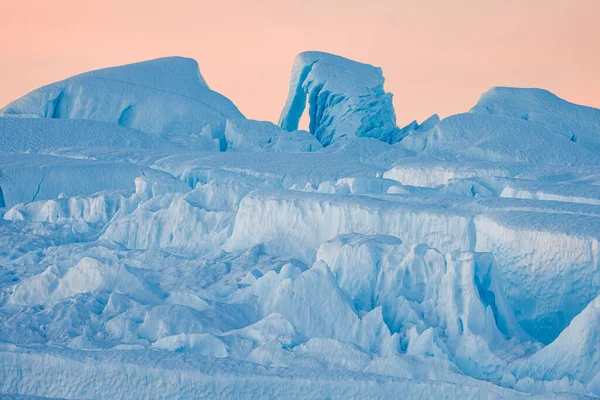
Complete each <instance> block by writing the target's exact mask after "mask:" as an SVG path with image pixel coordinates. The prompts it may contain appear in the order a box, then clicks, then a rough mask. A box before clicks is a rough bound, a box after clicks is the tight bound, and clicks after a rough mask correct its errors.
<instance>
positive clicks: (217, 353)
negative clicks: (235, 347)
mask: <svg viewBox="0 0 600 400" xmlns="http://www.w3.org/2000/svg"><path fill="white" fill-rule="evenodd" d="M152 348H154V349H157V350H169V351H176V352H184V351H185V352H194V353H199V354H203V355H206V356H211V357H216V358H225V357H227V356H228V355H229V354H228V352H227V346H225V344H224V343H223V342H222V341H220V340H219V339H218V338H216V337H214V336H213V335H211V334H210V333H192V334H185V333H180V334H179V335H172V336H165V337H163V338H160V339H158V340H157V341H156V342H154V343H153V344H152Z"/></svg>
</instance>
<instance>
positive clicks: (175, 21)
mask: <svg viewBox="0 0 600 400" xmlns="http://www.w3.org/2000/svg"><path fill="white" fill-rule="evenodd" d="M599 21H600V1H599V0H371V1H364V0H301V1H300V0H297V1H286V0H254V1H250V0H246V1H241V0H238V1H235V0H214V1H205V0H196V1H192V0H161V1H155V0H144V1H142V0H104V1H82V0H55V1H39V0H18V1H9V0H0V35H1V36H0V37H1V38H2V47H1V54H2V57H1V59H0V104H2V105H4V104H6V103H8V102H9V101H11V100H13V99H15V98H17V97H19V96H21V95H23V94H25V93H26V92H28V91H30V90H32V89H35V88H36V87H39V86H42V85H44V84H47V83H50V82H53V81H57V80H60V79H63V78H66V77H68V76H71V75H74V74H77V73H80V72H84V71H88V70H91V69H96V68H101V67H105V66H113V65H119V64H125V63H130V62H135V61H141V60H145V59H150V58H156V57H162V56H169V55H181V56H187V57H192V58H195V59H196V60H198V62H199V64H200V69H201V72H202V74H203V76H204V77H205V79H206V80H207V82H208V83H209V85H210V86H211V87H212V88H213V89H214V90H217V91H219V92H221V93H223V94H224V95H226V96H228V97H229V98H230V99H231V100H233V102H234V103H235V104H236V105H237V106H238V107H239V108H240V110H241V111H242V112H243V113H244V114H245V115H246V116H247V117H249V118H254V119H265V120H271V121H275V122H276V121H277V119H278V117H279V113H280V111H281V108H282V107H283V104H284V102H285V98H286V95H287V89H288V80H289V75H290V71H291V67H292V62H293V58H294V56H295V55H296V54H297V53H299V52H301V51H305V50H322V51H327V52H331V53H336V54H339V55H343V56H345V57H348V58H352V59H356V60H359V61H363V62H367V63H370V64H374V65H377V66H380V67H382V68H383V71H384V74H385V76H386V89H387V90H388V91H390V92H392V93H394V104H395V107H396V113H397V116H398V124H399V125H404V124H406V123H408V122H410V121H411V120H413V119H418V120H422V119H424V118H426V117H428V116H429V115H431V114H432V113H438V114H440V116H442V117H443V116H447V115H450V114H454V113H458V112H462V111H466V110H468V109H469V108H470V107H471V106H472V105H474V104H475V102H476V101H477V99H478V98H479V95H480V94H481V93H482V92H484V91H485V90H487V89H488V88H489V87H491V86H500V85H502V86H522V87H541V88H545V89H548V90H550V91H552V92H554V93H555V94H557V95H558V96H560V97H563V98H565V99H567V100H569V101H572V102H575V103H580V104H586V105H590V106H595V107H599V108H600V22H599Z"/></svg>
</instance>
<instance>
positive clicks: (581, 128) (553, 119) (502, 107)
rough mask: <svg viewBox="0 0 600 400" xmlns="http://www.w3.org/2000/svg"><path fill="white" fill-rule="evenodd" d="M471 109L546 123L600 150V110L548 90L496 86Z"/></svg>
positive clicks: (591, 149)
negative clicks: (576, 102)
mask: <svg viewBox="0 0 600 400" xmlns="http://www.w3.org/2000/svg"><path fill="white" fill-rule="evenodd" d="M470 112H472V113H476V114H491V115H499V116H502V117H510V118H518V119H522V120H525V121H533V122H539V123H543V124H545V125H546V126H547V127H548V128H549V129H552V130H556V131H558V132H560V133H561V134H562V135H563V136H565V137H566V138H567V139H569V140H570V141H571V142H573V143H578V144H580V145H581V146H583V147H585V148H586V149H588V150H590V151H593V152H594V153H600V110H598V109H597V108H592V107H585V106H580V105H577V104H573V103H569V102H568V101H565V100H563V99H561V98H559V97H557V96H555V95H554V94H552V93H550V92H549V91H547V90H542V89H520V88H508V87H496V88H492V89H490V90H489V91H487V92H486V93H484V94H483V95H481V98H480V99H479V101H478V102H477V104H476V105H475V107H473V108H472V109H471V111H470Z"/></svg>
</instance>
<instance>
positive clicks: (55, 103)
mask: <svg viewBox="0 0 600 400" xmlns="http://www.w3.org/2000/svg"><path fill="white" fill-rule="evenodd" d="M0 114H5V115H23V116H28V115H31V116H37V117H41V118H68V119H91V120H96V121H103V122H110V123H115V124H118V125H124V126H127V127H130V128H134V129H138V130H141V131H143V132H147V133H163V134H168V133H182V134H200V133H201V132H203V130H206V129H208V130H209V132H211V133H212V135H213V137H222V131H223V129H224V125H225V120H226V119H227V118H229V117H241V116H242V114H241V113H240V112H239V110H238V109H237V107H236V106H235V105H234V104H233V103H232V102H231V101H230V100H229V99H227V98H226V97H224V96H222V95H220V94H219V93H217V92H214V91H212V90H210V88H209V87H208V85H207V84H206V82H205V81H204V79H203V78H202V76H201V75H200V71H199V69H198V64H197V63H196V61H194V60H191V59H187V58H181V57H168V58H159V59H156V60H150V61H145V62H141V63H136V64H130V65H125V66H122V67H113V68H106V69H101V70H97V71H92V72H87V73H84V74H81V75H77V76H74V77H72V78H68V79H66V80H64V81H61V82H57V83H53V84H51V85H48V86H44V87H42V88H40V89H37V90H34V91H33V92H31V93H29V94H27V95H25V96H23V97H22V98H20V99H18V100H16V101H14V102H12V103H11V104H8V105H7V106H6V107H4V108H3V109H2V110H0Z"/></svg>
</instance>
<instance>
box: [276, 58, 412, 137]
mask: <svg viewBox="0 0 600 400" xmlns="http://www.w3.org/2000/svg"><path fill="white" fill-rule="evenodd" d="M383 82H384V79H383V74H382V72H381V68H377V67H373V66H372V65H368V64H362V63H358V62H356V61H352V60H349V59H347V58H343V57H339V56H335V55H333V54H327V53H320V52H305V53H301V54H299V55H298V56H297V57H296V60H295V61H294V67H293V69H292V78H291V82H290V89H289V94H288V98H287V101H286V103H285V106H284V108H283V110H282V112H281V117H280V119H279V125H280V126H281V127H282V128H284V129H286V130H288V131H295V130H296V129H298V123H299V121H300V117H301V116H302V114H303V112H304V109H305V108H306V106H307V103H308V115H309V117H310V125H309V127H310V132H311V133H312V134H313V135H314V136H315V137H316V138H317V139H319V141H320V142H321V143H322V144H323V145H324V146H327V145H329V144H330V143H332V142H334V141H335V140H337V139H339V138H342V137H344V136H348V135H350V136H354V135H355V136H366V137H373V138H376V139H380V140H383V141H385V142H389V143H392V142H396V141H398V140H400V139H401V136H400V130H399V129H398V127H396V114H395V112H394V106H393V105H392V95H391V94H390V93H386V92H385V91H384V90H383Z"/></svg>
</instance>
